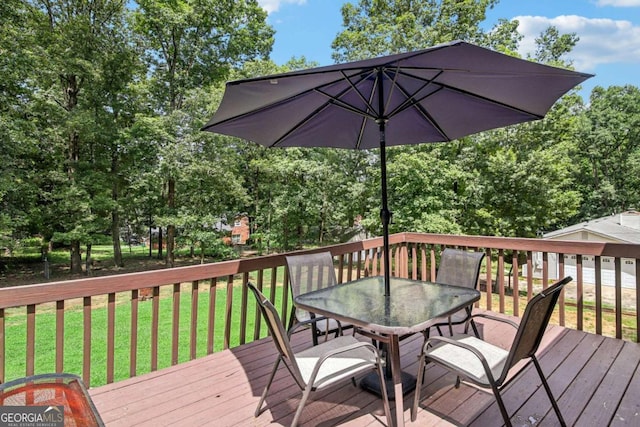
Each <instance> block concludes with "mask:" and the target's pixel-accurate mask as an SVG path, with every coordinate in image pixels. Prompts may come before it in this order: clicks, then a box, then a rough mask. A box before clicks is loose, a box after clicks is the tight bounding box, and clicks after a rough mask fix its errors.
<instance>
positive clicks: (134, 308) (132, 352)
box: [129, 289, 139, 377]
mask: <svg viewBox="0 0 640 427" xmlns="http://www.w3.org/2000/svg"><path fill="white" fill-rule="evenodd" d="M138 294H139V292H138V290H137V289H134V290H132V291H131V329H130V332H129V333H130V334H131V340H130V342H129V376H130V377H135V376H136V374H137V365H138Z"/></svg>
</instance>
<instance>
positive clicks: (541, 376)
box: [531, 356, 567, 427]
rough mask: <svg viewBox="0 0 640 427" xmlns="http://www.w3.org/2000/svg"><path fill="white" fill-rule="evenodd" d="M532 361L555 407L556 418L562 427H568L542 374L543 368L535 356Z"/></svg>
mask: <svg viewBox="0 0 640 427" xmlns="http://www.w3.org/2000/svg"><path fill="white" fill-rule="evenodd" d="M531 360H533V364H534V366H535V367H536V371H538V375H539V376H540V380H542V385H543V386H544V389H545V391H546V392H547V396H549V400H550V401H551V405H552V406H553V410H554V411H555V413H556V416H557V417H558V421H560V425H561V426H562V427H566V425H567V423H565V421H564V418H563V417H562V414H561V413H560V408H559V407H558V403H557V402H556V399H555V398H554V397H553V394H552V393H551V387H549V384H548V383H547V379H546V378H545V377H544V373H543V372H542V368H541V367H540V364H539V363H538V359H537V358H536V357H535V356H532V357H531Z"/></svg>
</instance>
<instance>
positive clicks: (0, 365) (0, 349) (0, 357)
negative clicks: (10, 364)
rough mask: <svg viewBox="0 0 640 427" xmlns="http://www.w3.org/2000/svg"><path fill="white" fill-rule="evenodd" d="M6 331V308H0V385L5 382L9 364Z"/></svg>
mask: <svg viewBox="0 0 640 427" xmlns="http://www.w3.org/2000/svg"><path fill="white" fill-rule="evenodd" d="M6 333H7V331H6V329H5V318H4V308H0V383H3V382H5V375H6V371H5V366H6V363H7V358H6V345H7V336H6Z"/></svg>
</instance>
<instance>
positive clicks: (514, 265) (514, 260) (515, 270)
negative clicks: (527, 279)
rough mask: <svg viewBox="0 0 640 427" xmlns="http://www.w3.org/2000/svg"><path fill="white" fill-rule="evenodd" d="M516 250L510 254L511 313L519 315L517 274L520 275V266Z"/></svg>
mask: <svg viewBox="0 0 640 427" xmlns="http://www.w3.org/2000/svg"><path fill="white" fill-rule="evenodd" d="M518 264H519V263H518V251H517V250H514V251H513V254H512V255H511V275H512V277H513V288H512V294H513V315H514V316H520V282H519V280H518V276H519V275H520V266H519V265H518Z"/></svg>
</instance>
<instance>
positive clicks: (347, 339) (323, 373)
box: [295, 335, 376, 388]
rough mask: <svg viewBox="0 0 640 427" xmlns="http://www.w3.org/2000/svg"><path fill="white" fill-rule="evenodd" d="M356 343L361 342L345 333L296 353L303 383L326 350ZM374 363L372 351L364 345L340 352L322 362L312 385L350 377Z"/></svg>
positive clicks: (319, 386) (324, 384) (323, 385)
mask: <svg viewBox="0 0 640 427" xmlns="http://www.w3.org/2000/svg"><path fill="white" fill-rule="evenodd" d="M358 343H361V341H358V340H357V339H355V338H354V337H353V336H351V335H345V336H339V337H336V338H333V339H331V340H329V341H326V342H323V343H320V344H318V345H316V346H313V347H310V348H308V349H306V350H303V351H301V352H299V353H296V355H295V357H296V361H297V363H298V367H299V369H300V374H301V375H302V378H303V379H304V381H305V383H307V384H308V383H309V380H310V378H311V374H312V372H313V368H314V367H315V365H316V363H317V362H318V360H319V359H321V358H322V357H324V356H325V355H326V354H327V353H328V352H330V351H333V350H336V349H339V348H342V347H345V346H349V345H352V344H358ZM375 364H376V356H375V354H374V352H373V351H372V350H371V349H368V348H366V347H358V348H355V349H353V350H349V351H347V352H344V353H340V354H338V355H335V356H332V357H330V358H328V359H327V360H326V361H325V362H324V363H323V364H322V366H321V367H320V370H319V371H318V375H317V376H316V379H315V381H314V384H313V387H314V388H322V387H326V386H328V385H330V384H333V383H334V382H336V381H339V380H342V379H344V378H346V377H351V376H353V375H354V374H357V373H358V372H359V371H361V370H362V371H364V370H367V369H371V368H372V367H374V366H375Z"/></svg>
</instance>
